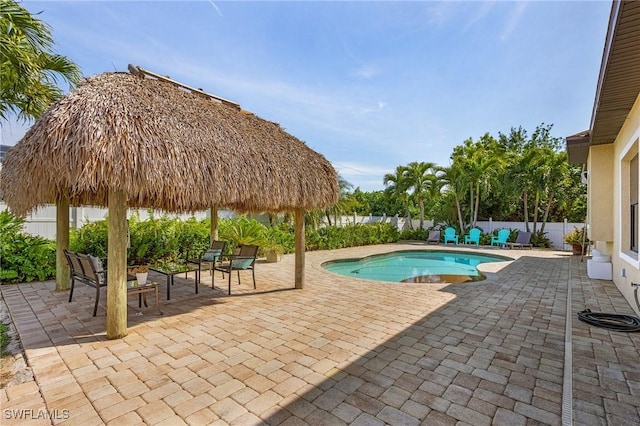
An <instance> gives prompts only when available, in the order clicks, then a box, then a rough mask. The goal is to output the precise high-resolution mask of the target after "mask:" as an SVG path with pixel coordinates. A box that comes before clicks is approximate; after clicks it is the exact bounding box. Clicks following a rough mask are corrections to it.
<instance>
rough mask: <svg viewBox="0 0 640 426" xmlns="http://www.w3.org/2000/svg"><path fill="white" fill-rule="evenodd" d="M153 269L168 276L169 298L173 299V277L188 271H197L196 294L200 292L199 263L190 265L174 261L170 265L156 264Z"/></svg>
mask: <svg viewBox="0 0 640 426" xmlns="http://www.w3.org/2000/svg"><path fill="white" fill-rule="evenodd" d="M151 270H152V271H154V272H157V273H159V274H162V275H164V276H166V277H167V300H171V286H172V285H173V281H174V280H173V277H175V276H176V275H178V274H186V273H187V272H194V271H195V273H196V279H195V282H196V283H195V286H196V294H198V284H199V283H200V275H199V274H198V266H197V265H189V264H182V263H172V264H168V265H154V266H152V267H151Z"/></svg>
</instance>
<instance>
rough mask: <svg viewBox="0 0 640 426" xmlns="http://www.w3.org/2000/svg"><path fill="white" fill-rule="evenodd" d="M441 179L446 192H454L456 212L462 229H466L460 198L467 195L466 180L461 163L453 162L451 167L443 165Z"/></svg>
mask: <svg viewBox="0 0 640 426" xmlns="http://www.w3.org/2000/svg"><path fill="white" fill-rule="evenodd" d="M441 170H442V176H441V179H442V181H443V183H444V187H443V189H444V191H445V193H446V194H449V195H451V194H453V199H454V201H455V206H456V213H457V216H458V225H459V227H460V231H463V230H464V217H463V214H462V206H461V204H460V200H461V198H462V197H464V196H465V192H466V191H465V187H466V181H465V178H464V176H463V173H462V170H461V168H460V165H459V164H452V165H451V166H449V167H442V168H441Z"/></svg>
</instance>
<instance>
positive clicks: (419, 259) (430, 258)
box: [322, 250, 513, 283]
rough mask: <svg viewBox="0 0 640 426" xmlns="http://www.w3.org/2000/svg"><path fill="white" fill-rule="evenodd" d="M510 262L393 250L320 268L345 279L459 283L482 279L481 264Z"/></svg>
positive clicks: (473, 255) (451, 253) (466, 254)
mask: <svg viewBox="0 0 640 426" xmlns="http://www.w3.org/2000/svg"><path fill="white" fill-rule="evenodd" d="M506 260H513V259H511V258H508V257H504V256H492V255H488V254H476V253H469V252H454V251H435V250H412V251H396V252H393V253H387V254H380V255H374V256H369V257H365V258H362V259H346V260H335V261H331V262H326V263H324V264H323V265H322V266H323V267H324V268H325V269H326V270H328V271H331V272H333V273H336V274H339V275H345V276H348V277H354V278H362V279H367V280H376V281H386V282H395V283H398V282H405V283H406V282H413V283H462V282H469V281H479V280H482V279H484V278H485V277H484V275H482V274H481V273H480V272H479V271H478V269H477V268H476V267H477V266H478V265H479V264H481V263H487V262H504V261H506Z"/></svg>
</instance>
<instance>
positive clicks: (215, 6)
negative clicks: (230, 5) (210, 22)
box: [209, 0, 223, 16]
mask: <svg viewBox="0 0 640 426" xmlns="http://www.w3.org/2000/svg"><path fill="white" fill-rule="evenodd" d="M209 4H211V6H213V8H214V9H215V10H216V12H218V15H220V16H223V15H222V11H221V10H220V8H219V7H218V5H217V4H215V3H214V2H213V0H209Z"/></svg>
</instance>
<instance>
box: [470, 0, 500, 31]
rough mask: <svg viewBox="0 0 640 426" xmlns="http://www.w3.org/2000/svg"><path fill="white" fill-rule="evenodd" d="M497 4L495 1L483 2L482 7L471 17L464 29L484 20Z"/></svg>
mask: <svg viewBox="0 0 640 426" xmlns="http://www.w3.org/2000/svg"><path fill="white" fill-rule="evenodd" d="M495 5H496V2H495V1H488V2H482V3H481V7H480V9H479V10H478V13H476V14H475V15H474V16H472V17H471V20H470V21H469V22H468V23H467V25H465V26H464V28H463V31H467V30H468V29H469V28H471V27H473V26H474V25H475V24H476V23H478V22H480V21H482V20H483V19H484V18H486V17H487V16H488V15H489V12H491V10H492V9H493V7H494V6H495Z"/></svg>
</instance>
